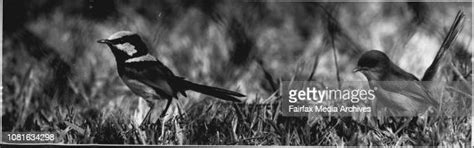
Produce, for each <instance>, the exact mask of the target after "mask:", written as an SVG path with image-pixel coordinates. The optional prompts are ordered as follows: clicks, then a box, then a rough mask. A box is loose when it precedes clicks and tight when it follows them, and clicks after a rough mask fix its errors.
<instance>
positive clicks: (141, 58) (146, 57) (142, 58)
mask: <svg viewBox="0 0 474 148" xmlns="http://www.w3.org/2000/svg"><path fill="white" fill-rule="evenodd" d="M141 61H157V60H156V58H155V57H154V56H152V55H150V54H146V55H143V56H139V57H136V58H131V59H128V60H126V61H125V63H132V62H141Z"/></svg>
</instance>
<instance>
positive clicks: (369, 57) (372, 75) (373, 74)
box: [354, 50, 391, 81]
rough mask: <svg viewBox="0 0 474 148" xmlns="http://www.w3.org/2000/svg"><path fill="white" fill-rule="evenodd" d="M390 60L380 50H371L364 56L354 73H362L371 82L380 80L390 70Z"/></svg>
mask: <svg viewBox="0 0 474 148" xmlns="http://www.w3.org/2000/svg"><path fill="white" fill-rule="evenodd" d="M390 66H391V61H390V58H389V57H388V56H387V55H386V54H385V53H383V52H381V51H378V50H370V51H367V52H365V53H363V54H362V56H361V57H360V58H359V61H358V62H357V67H356V68H354V72H361V73H362V74H364V75H365V76H366V77H367V79H369V80H377V81H378V80H380V79H381V77H382V76H383V75H384V74H385V73H387V72H388V71H387V70H389V69H390Z"/></svg>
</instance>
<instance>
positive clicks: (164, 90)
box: [97, 31, 245, 134]
mask: <svg viewBox="0 0 474 148" xmlns="http://www.w3.org/2000/svg"><path fill="white" fill-rule="evenodd" d="M97 42H98V43H104V44H107V45H108V46H109V48H110V49H111V50H112V53H113V55H114V56H115V61H116V63H117V70H118V74H119V76H120V78H121V79H122V81H123V82H124V83H125V84H126V85H127V86H128V88H130V90H131V91H132V92H134V93H135V94H136V95H138V96H140V97H142V98H144V99H145V100H146V101H147V102H148V105H149V106H150V110H149V111H148V113H147V114H146V116H145V119H144V120H143V122H142V124H141V126H140V127H143V126H144V125H145V124H149V123H150V122H151V121H150V115H151V113H152V110H153V109H155V108H156V107H157V106H155V102H156V100H167V105H166V107H165V109H164V110H163V111H162V114H161V116H164V115H165V113H166V112H167V111H168V108H169V107H170V105H171V102H172V99H173V98H175V99H177V98H178V97H177V95H178V93H180V94H182V95H183V96H185V97H187V95H186V90H192V91H196V92H199V93H203V94H206V95H209V96H213V97H216V98H219V99H223V100H228V101H234V102H240V101H241V100H239V99H238V97H244V96H245V95H243V94H240V93H238V92H234V91H230V90H225V89H221V88H217V87H211V86H205V85H201V84H196V83H193V82H190V81H187V80H185V79H184V78H183V77H179V76H176V75H175V74H174V73H173V72H172V71H171V70H170V69H168V67H166V66H165V65H163V63H161V62H160V61H159V60H158V59H157V58H155V57H154V56H152V55H150V54H149V52H148V48H147V47H146V45H145V43H144V42H143V41H142V39H141V38H140V36H139V35H138V34H136V33H134V32H130V31H119V32H117V33H114V34H112V35H111V36H110V37H109V38H107V39H101V40H98V41H97ZM153 122H155V121H153ZM162 126H163V124H162ZM163 128H164V127H162V131H163ZM162 134H163V133H162Z"/></svg>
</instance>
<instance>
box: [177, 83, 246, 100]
mask: <svg viewBox="0 0 474 148" xmlns="http://www.w3.org/2000/svg"><path fill="white" fill-rule="evenodd" d="M184 86H186V88H187V89H189V90H192V91H196V92H199V93H203V94H206V95H209V96H213V97H216V98H219V99H224V100H228V101H234V102H241V100H239V99H237V97H245V95H243V94H241V93H238V92H234V91H230V90H226V89H222V88H217V87H211V86H206V85H200V84H196V83H193V82H189V81H186V80H184Z"/></svg>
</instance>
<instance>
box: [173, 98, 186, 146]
mask: <svg viewBox="0 0 474 148" xmlns="http://www.w3.org/2000/svg"><path fill="white" fill-rule="evenodd" d="M176 102H177V103H176V107H177V108H178V114H179V117H178V118H176V117H175V118H174V121H175V124H174V127H175V130H176V138H177V139H178V144H179V145H183V143H184V135H183V128H181V125H180V124H179V123H180V121H178V120H181V119H182V115H183V112H182V111H181V102H179V101H178V100H176Z"/></svg>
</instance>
